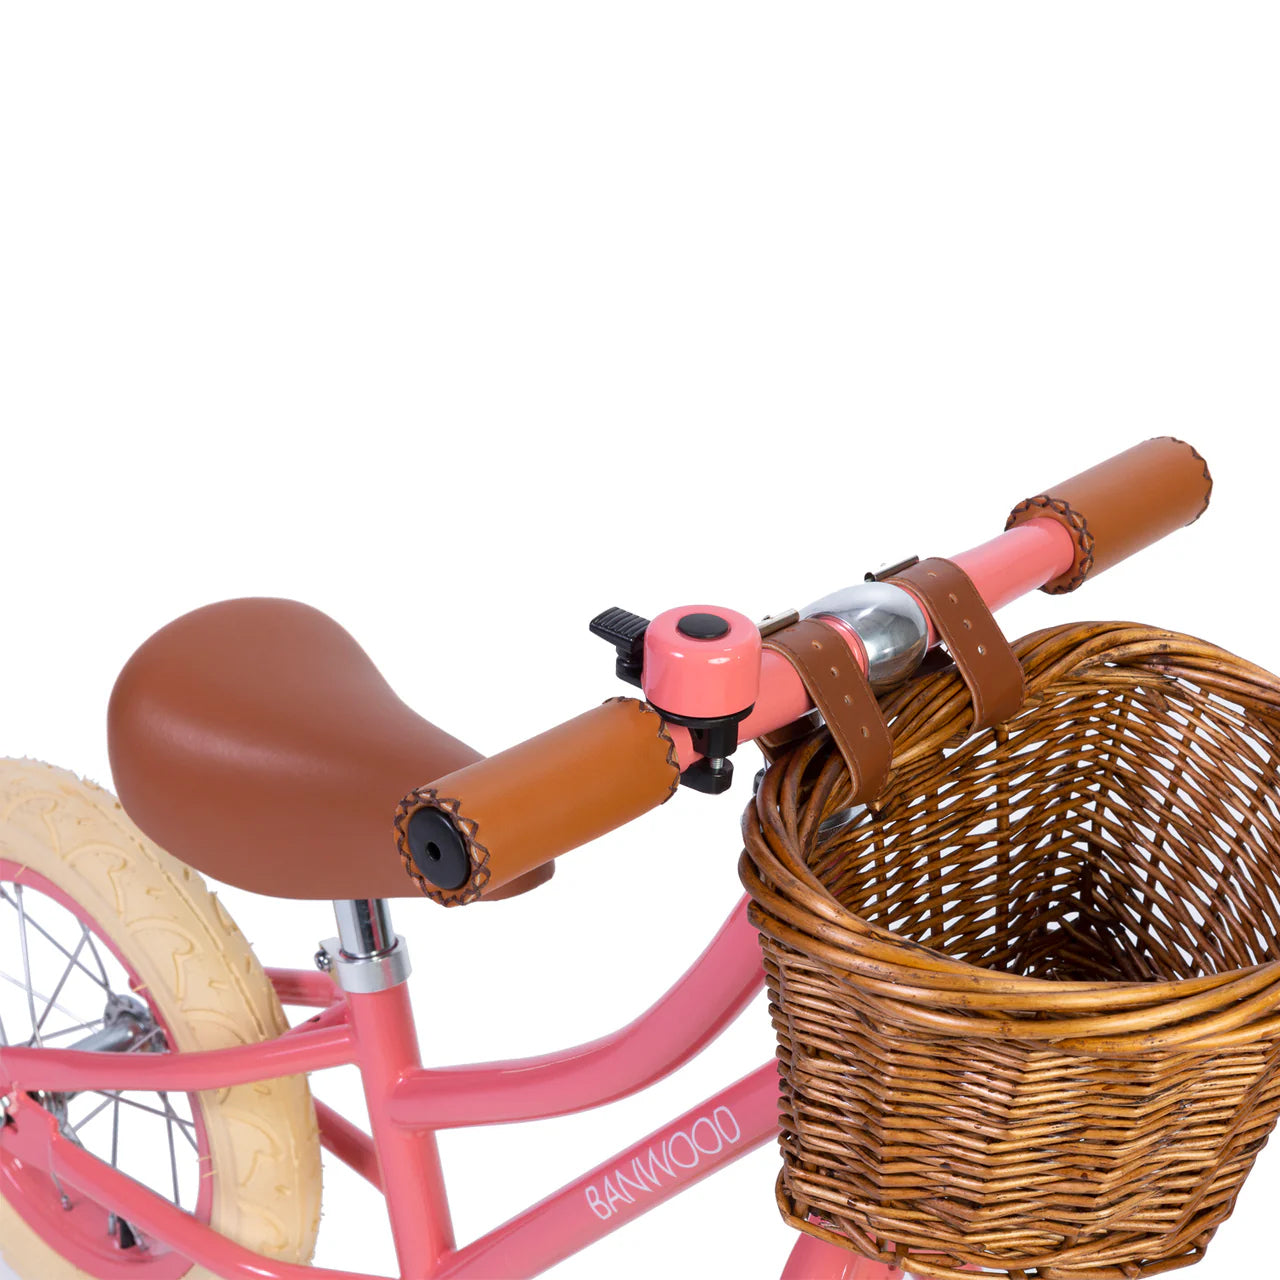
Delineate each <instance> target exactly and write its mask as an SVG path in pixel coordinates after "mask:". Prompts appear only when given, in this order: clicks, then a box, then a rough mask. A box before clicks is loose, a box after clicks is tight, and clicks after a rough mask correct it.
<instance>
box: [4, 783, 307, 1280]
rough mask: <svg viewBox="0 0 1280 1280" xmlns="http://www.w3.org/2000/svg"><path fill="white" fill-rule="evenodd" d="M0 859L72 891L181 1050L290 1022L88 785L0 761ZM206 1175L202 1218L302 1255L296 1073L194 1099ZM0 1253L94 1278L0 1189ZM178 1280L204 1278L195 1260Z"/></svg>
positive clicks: (179, 877)
mask: <svg viewBox="0 0 1280 1280" xmlns="http://www.w3.org/2000/svg"><path fill="white" fill-rule="evenodd" d="M0 858H4V859H7V860H9V861H12V862H17V863H19V864H20V865H23V866H27V867H30V868H31V870H32V871H35V872H37V873H38V874H39V875H41V876H43V877H44V878H45V879H46V880H48V881H50V882H51V883H52V884H53V885H55V886H57V888H59V889H60V890H62V892H64V893H66V894H67V895H68V896H70V897H71V898H73V899H75V901H76V902H77V903H79V904H80V906H81V907H82V908H83V910H84V911H85V912H86V913H87V914H88V915H89V916H91V917H92V919H93V920H94V922H95V923H96V926H97V928H98V930H99V931H100V932H101V933H102V934H103V935H104V936H105V937H106V938H107V939H108V940H109V941H110V942H111V943H112V944H113V945H114V946H115V948H116V949H117V950H118V951H119V953H120V955H121V956H123V957H124V959H125V960H126V961H127V963H128V964H129V966H130V967H131V968H132V969H133V971H134V972H135V973H136V974H137V976H138V977H139V978H140V979H141V981H142V984H143V986H144V987H145V988H146V991H147V994H148V995H149V997H150V999H151V1001H152V1002H153V1003H154V1005H155V1007H156V1009H157V1010H158V1011H159V1014H160V1016H161V1018H162V1019H163V1021H164V1023H165V1024H166V1026H167V1027H168V1029H169V1033H170V1038H171V1043H172V1045H173V1047H175V1048H177V1049H178V1050H183V1051H192V1050H203V1049H222V1048H229V1047H233V1046H236V1045H245V1044H254V1043H257V1042H259V1041H262V1040H268V1039H271V1038H272V1037H274V1036H277V1035H279V1034H280V1033H281V1032H283V1031H285V1030H286V1029H287V1027H288V1023H287V1022H286V1020H285V1016H284V1011H283V1010H282V1008H281V1007H280V1002H279V1000H278V999H277V998H276V994H275V991H274V990H273V988H272V986H271V983H270V981H269V979H268V978H267V975H266V974H265V972H264V971H263V969H262V966H261V965H260V964H259V963H258V960H257V958H256V957H255V956H254V954H253V951H252V949H251V948H250V946H249V944H248V942H247V941H246V940H245V938H244V936H243V935H242V934H241V932H240V930H239V929H238V928H237V927H236V925H235V923H234V922H233V921H232V920H231V918H230V917H229V916H228V915H227V913H226V911H225V910H223V908H222V905H221V904H220V903H219V902H218V899H217V897H216V896H215V895H214V894H212V893H210V892H209V890H208V889H207V888H206V886H205V884H204V882H203V880H202V879H201V878H200V876H199V875H198V874H197V873H196V872H195V871H193V870H191V868H189V867H186V866H184V865H183V864H182V863H181V862H179V861H178V860H177V859H176V858H173V857H171V856H170V855H169V854H167V853H165V852H164V851H163V850H162V849H160V848H158V847H157V846H156V845H155V844H154V843H153V842H152V841H150V840H148V839H147V838H146V836H144V835H143V834H142V832H141V831H139V830H138V828H137V827H136V826H135V825H134V824H133V823H132V822H131V821H130V820H129V818H128V817H127V816H126V814H125V812H124V810H123V808H122V807H121V805H120V803H119V801H117V800H116V799H115V797H114V796H112V795H111V794H110V793H109V792H107V791H105V790H103V789H102V788H101V787H99V786H97V785H95V784H94V783H91V782H87V781H82V780H81V779H79V778H77V777H76V776H75V775H74V774H72V773H69V772H67V771H66V770H63V769H57V768H54V767H53V766H51V765H47V764H41V763H38V762H36V761H33V760H4V759H0ZM197 1097H198V1105H199V1107H200V1110H201V1114H202V1117H203V1122H204V1129H205V1136H206V1140H207V1143H208V1152H209V1163H210V1168H209V1170H207V1171H206V1173H205V1175H204V1176H205V1177H211V1178H212V1179H213V1196H212V1209H211V1217H210V1223H211V1225H212V1226H213V1228H214V1229H215V1230H216V1231H218V1232H220V1233H221V1234H223V1235H225V1236H227V1237H228V1238H229V1239H231V1240H234V1241H236V1242H237V1243H238V1244H241V1245H244V1246H245V1247H246V1248H249V1249H252V1250H254V1251H255V1252H258V1253H262V1254H265V1255H267V1256H268V1257H270V1258H273V1259H278V1260H280V1261H282V1262H309V1261H310V1260H311V1255H312V1251H313V1250H314V1247H315V1239H316V1232H317V1229H318V1226H319V1220H320V1193H321V1182H320V1139H319V1133H318V1130H317V1126H316V1117H315V1107H314V1104H313V1102H312V1099H311V1091H310V1088H309V1087H308V1084H307V1080H306V1078H305V1077H304V1076H293V1077H289V1078H285V1079H279V1080H270V1081H267V1082H265V1083H261V1084H252V1085H239V1086H236V1087H234V1088H230V1089H223V1090H219V1091H216V1092H207V1093H201V1094H199V1095H197ZM0 1258H2V1259H3V1260H4V1262H5V1263H7V1264H8V1266H9V1267H10V1268H11V1269H12V1270H14V1271H15V1272H16V1273H17V1274H18V1276H20V1277H21V1278H22V1280H82V1278H83V1280H96V1278H95V1277H91V1276H88V1275H87V1273H86V1272H84V1271H82V1270H80V1269H79V1268H78V1267H76V1266H74V1265H72V1264H71V1263H70V1262H69V1261H67V1260H66V1259H64V1258H63V1257H62V1256H61V1255H60V1254H58V1253H57V1252H55V1251H54V1250H53V1249H51V1248H50V1247H49V1246H48V1245H47V1244H46V1243H45V1242H44V1240H43V1239H42V1238H41V1237H40V1236H39V1235H38V1234H37V1233H36V1232H35V1231H34V1230H33V1229H32V1228H31V1227H30V1226H28V1225H27V1223H26V1222H25V1221H23V1219H22V1218H21V1217H20V1216H19V1214H18V1212H17V1210H16V1209H15V1208H14V1207H13V1206H12V1205H11V1204H10V1203H9V1202H8V1201H6V1200H5V1199H4V1198H3V1197H0ZM184 1280H212V1277H211V1274H210V1273H209V1272H207V1271H205V1270H204V1269H203V1268H200V1267H193V1268H191V1269H190V1270H189V1271H187V1272H186V1273H185V1275H184Z"/></svg>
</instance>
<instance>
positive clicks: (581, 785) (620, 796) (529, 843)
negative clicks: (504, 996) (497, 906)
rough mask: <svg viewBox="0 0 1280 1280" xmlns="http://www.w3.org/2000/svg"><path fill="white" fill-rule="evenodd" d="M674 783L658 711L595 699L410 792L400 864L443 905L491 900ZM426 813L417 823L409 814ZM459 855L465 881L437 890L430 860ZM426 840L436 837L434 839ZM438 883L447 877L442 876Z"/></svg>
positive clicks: (661, 798)
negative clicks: (444, 850) (445, 851)
mask: <svg viewBox="0 0 1280 1280" xmlns="http://www.w3.org/2000/svg"><path fill="white" fill-rule="evenodd" d="M679 782H680V771H679V766H678V762H677V760H676V751H675V746H674V744H673V743H672V741H671V738H670V736H669V735H668V733H667V729H666V725H665V724H664V723H663V720H662V717H661V716H660V715H659V714H658V713H657V712H656V711H654V710H653V708H652V707H650V706H649V705H648V704H647V703H644V702H639V701H637V700H636V699H635V698H611V699H610V700H609V701H608V702H606V703H605V704H604V705H603V706H600V707H596V708H595V710H593V711H588V712H587V713H586V714H585V715H580V716H578V717H576V718H575V719H573V720H567V721H566V722H565V723H564V724H561V725H557V726H556V727H555V728H554V729H549V730H548V731H547V732H546V733H541V734H539V735H538V736H537V737H536V738H530V739H529V740H528V741H527V742H522V743H520V744H519V745H517V746H514V747H511V748H509V749H508V750H506V751H502V752H499V753H498V754H497V755H495V756H489V757H488V758H487V759H483V760H477V761H476V762H475V763H474V764H469V765H467V766H465V767H464V768H462V769H459V770H457V771H456V772H454V773H450V774H448V775H446V776H445V777H443V778H438V779H436V781H435V782H433V783H431V784H430V785H428V786H424V787H419V788H418V789H417V790H416V791H412V792H410V793H409V795H407V796H406V797H405V798H404V800H403V801H401V803H400V807H399V809H398V810H397V811H396V821H395V826H396V847H397V848H398V849H399V851H400V857H401V860H402V861H403V863H404V868H405V871H406V872H407V873H408V874H409V875H410V877H412V879H413V880H414V881H416V882H417V885H418V887H419V888H420V889H421V890H422V892H423V893H424V894H425V895H426V896H427V897H428V898H430V899H431V900H432V901H433V902H438V903H440V904H441V905H442V906H446V907H454V906H461V905H463V904H465V903H468V902H475V901H476V900H478V899H480V898H485V897H495V896H497V893H498V891H500V890H501V889H502V887H503V886H504V885H508V884H510V883H511V882H512V881H514V880H517V879H518V878H519V877H521V876H522V875H525V874H527V873H529V872H532V871H534V870H535V869H536V868H538V867H541V866H542V865H543V864H544V863H548V862H550V861H551V860H552V859H553V858H556V857H558V856H559V855H560V854H562V853H567V852H568V851H569V850H570V849H576V848H577V847H578V846H579V845H581V844H586V843H587V842H588V841H589V840H594V839H596V838H597V837H598V836H602V835H604V834H605V833H606V832H607V831H612V830H613V829H614V828H615V827H620V826H623V825H624V824H625V823H628V822H630V821H631V820H632V819H633V818H638V817H639V816H640V815H641V814H642V813H647V812H648V811H649V810H650V809H656V808H657V807H658V805H660V804H663V803H664V802H665V801H667V800H669V799H670V798H671V797H672V796H673V795H674V794H675V791H676V787H677V786H678V785H679ZM424 810H426V811H428V817H427V820H426V822H425V824H424V821H423V819H422V818H418V822H417V823H415V822H414V819H415V816H416V815H419V814H420V813H422V811H424ZM424 825H425V827H426V829H427V830H428V831H430V830H434V831H435V832H437V833H443V836H444V837H445V839H444V840H442V841H441V843H446V844H447V845H448V846H449V852H450V853H452V852H454V851H455V850H457V849H460V850H461V851H462V852H463V853H464V854H465V859H466V861H465V863H464V864H463V866H464V868H465V870H466V878H465V880H463V881H462V882H461V883H460V884H458V885H457V887H454V888H441V887H440V884H441V880H442V877H441V876H440V875H439V873H438V871H437V869H436V867H433V866H432V864H431V861H430V859H432V858H437V859H439V858H441V856H442V854H441V849H440V848H439V847H432V844H428V843H427V837H426V836H424V835H423V834H422V828H423V826H424ZM433 843H434V842H433ZM444 880H445V882H446V883H448V882H449V881H448V878H447V877H444Z"/></svg>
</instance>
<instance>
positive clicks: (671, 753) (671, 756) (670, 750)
mask: <svg viewBox="0 0 1280 1280" xmlns="http://www.w3.org/2000/svg"><path fill="white" fill-rule="evenodd" d="M610 702H628V703H631V704H632V705H633V706H634V707H636V708H637V709H638V710H639V711H640V713H641V714H642V715H653V716H657V717H658V737H659V738H661V739H662V741H663V742H665V743H666V744H667V764H669V765H670V766H671V786H670V788H669V789H668V791H667V794H666V796H665V797H664V798H663V800H662V803H663V804H666V803H667V801H668V800H670V799H671V797H672V796H673V795H675V793H676V792H677V791H679V790H680V758H679V757H678V756H677V755H676V744H675V742H674V741H673V740H672V738H671V734H670V733H669V732H668V731H667V722H666V721H665V720H664V719H663V718H662V716H661V714H660V713H659V712H658V710H657V708H656V707H653V706H651V705H650V704H649V703H647V702H640V701H638V700H637V699H635V698H628V697H625V696H622V695H620V696H618V697H616V698H606V699H605V704H606V705H608V704H609V703H610Z"/></svg>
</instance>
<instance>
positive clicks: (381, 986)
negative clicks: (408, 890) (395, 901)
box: [317, 898, 410, 995]
mask: <svg viewBox="0 0 1280 1280" xmlns="http://www.w3.org/2000/svg"><path fill="white" fill-rule="evenodd" d="M333 910H334V914H335V915H336V916H337V918H338V936H337V937H336V938H330V939H329V940H328V941H326V942H324V943H323V944H322V945H321V948H320V953H319V955H318V956H317V962H318V963H319V964H320V966H321V968H323V969H328V970H329V971H330V972H332V973H333V976H334V977H335V978H336V979H337V982H338V985H339V986H340V987H341V988H342V989H343V990H344V991H348V992H354V993H357V994H361V995H368V994H371V993H372V992H375V991H386V990H387V989H388V988H389V987H395V986H399V985H400V983H402V982H404V981H405V980H406V979H407V978H408V977H409V973H410V964H409V948H408V946H407V944H406V943H405V940H404V939H403V938H401V937H400V936H399V935H398V934H397V933H396V932H395V930H394V929H393V928H392V927H391V906H390V904H389V903H388V902H387V901H386V899H385V898H351V899H347V898H339V899H336V900H335V901H334V904H333Z"/></svg>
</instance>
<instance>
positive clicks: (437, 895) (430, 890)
mask: <svg viewBox="0 0 1280 1280" xmlns="http://www.w3.org/2000/svg"><path fill="white" fill-rule="evenodd" d="M460 808H461V802H460V801H458V800H455V799H453V798H452V797H448V796H441V795H440V794H439V793H438V792H437V791H436V789H435V787H430V786H428V787H418V788H417V790H415V791H411V792H410V793H409V794H408V795H407V796H405V798H404V799H403V800H401V801H400V804H399V807H398V808H397V809H396V821H395V827H396V848H397V849H398V850H399V852H400V861H401V862H402V863H403V864H404V869H405V871H406V872H407V873H408V876H409V878H410V879H411V880H412V881H413V882H414V884H416V885H417V886H418V888H419V890H421V892H422V894H423V896H424V897H427V898H430V899H431V901H432V902H438V903H439V904H440V905H441V906H442V907H461V906H466V904H467V903H469V902H475V900H476V899H477V898H479V897H480V896H481V894H482V893H483V892H484V888H485V885H487V884H488V883H489V880H490V878H491V875H492V873H491V872H490V870H489V850H488V849H487V848H485V846H484V845H482V844H481V843H480V841H479V839H478V832H479V830H480V828H479V826H478V825H477V823H476V822H475V821H473V820H472V819H471V818H464V817H463V816H462V815H461V814H460V813H459V812H458V810H459V809H460ZM419 809H437V810H439V811H440V812H441V813H444V814H447V815H448V817H449V819H450V821H452V823H453V825H454V827H455V828H456V829H457V831H458V833H459V834H460V835H461V836H462V838H463V840H464V841H465V842H466V847H467V855H468V857H470V859H471V875H470V877H469V878H468V880H467V883H466V884H465V885H463V886H462V888H461V889H438V888H436V886H435V885H433V884H431V883H430V881H428V880H427V879H426V877H425V876H424V875H423V874H422V873H421V872H420V871H419V870H418V867H417V864H416V863H415V862H414V860H413V856H412V854H410V852H409V819H410V818H412V817H413V815H414V814H415V813H417V812H418V810H419Z"/></svg>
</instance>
